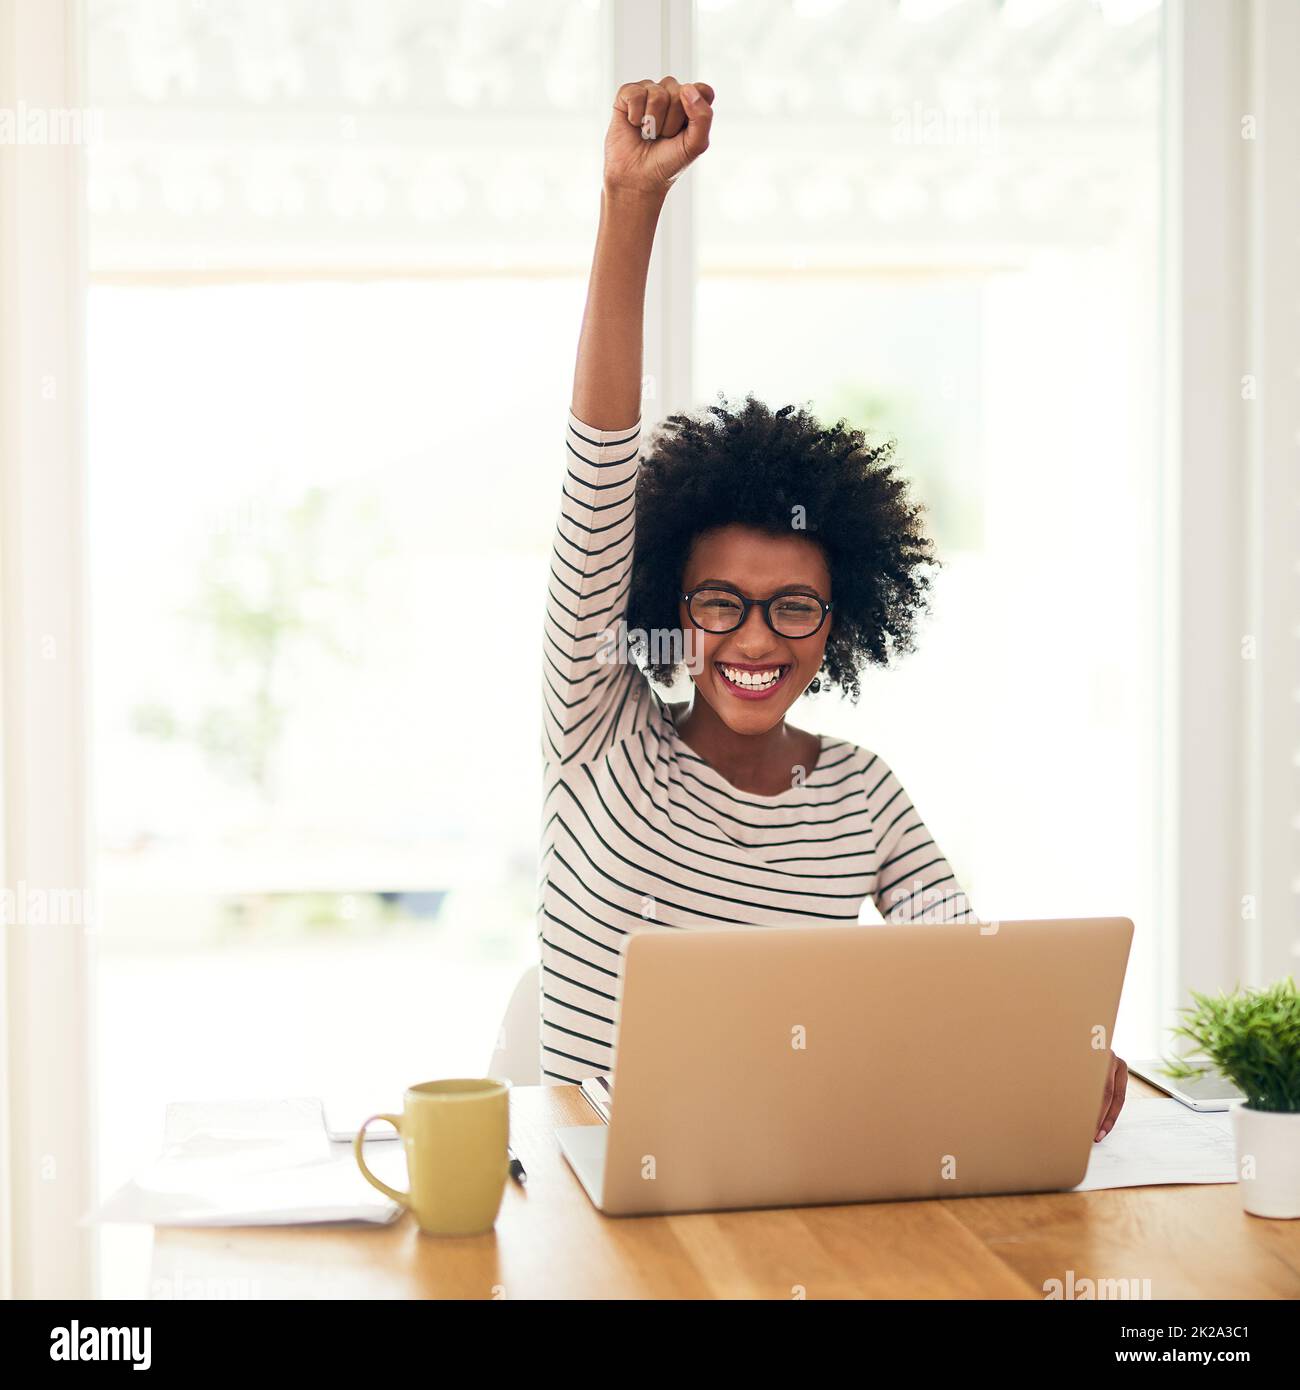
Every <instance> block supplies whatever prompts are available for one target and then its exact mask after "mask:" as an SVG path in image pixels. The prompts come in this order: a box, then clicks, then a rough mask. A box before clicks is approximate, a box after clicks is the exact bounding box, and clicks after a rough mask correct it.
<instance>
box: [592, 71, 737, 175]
mask: <svg viewBox="0 0 1300 1390" xmlns="http://www.w3.org/2000/svg"><path fill="white" fill-rule="evenodd" d="M712 121H713V88H712V87H710V86H709V85H708V84H707V83H705V82H686V83H679V82H678V81H677V79H676V78H675V77H664V78H661V79H660V80H659V81H658V82H651V81H650V80H649V79H648V78H647V79H645V80H644V81H641V82H625V83H624V84H623V86H621V87H620V88H619V89H618V95H617V96H616V97H615V98H614V114H613V116H612V118H611V119H610V123H609V130H608V131H607V132H606V134H605V188H606V189H607V190H609V191H616V192H637V193H659V194H662V193H665V192H667V190H668V189H669V188H670V187H671V186H672V184H673V181H674V180H675V179H676V178H677V176H678V174H680V173H681V172H682V170H683V169H685V168H686V166H687V165H688V164H690V163H691V161H692V160H695V159H698V158H699V156H700V155H702V154H703V153H704V151H705V150H707V149H708V147H709V126H710V124H711V123H712Z"/></svg>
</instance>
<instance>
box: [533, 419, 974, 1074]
mask: <svg viewBox="0 0 1300 1390" xmlns="http://www.w3.org/2000/svg"><path fill="white" fill-rule="evenodd" d="M640 441H641V432H640V427H639V425H638V426H637V427H634V428H632V429H630V430H623V431H610V430H597V429H593V428H591V427H590V426H589V425H586V424H584V423H583V422H582V421H580V420H579V419H577V418H576V416H574V415H573V413H572V412H570V413H569V419H568V430H567V438H566V455H567V463H566V478H565V482H564V488H563V496H562V498H561V505H560V516H559V520H558V522H557V526H556V535H555V544H554V548H553V550H552V554H551V574H550V580H549V586H548V601H547V605H546V615H545V635H544V642H543V687H542V697H543V711H542V726H543V727H542V750H543V757H544V759H545V778H544V798H543V808H542V844H541V885H540V890H541V891H540V901H539V905H538V938H539V946H540V953H541V1020H542V1022H541V1059H542V1060H541V1070H542V1079H543V1081H545V1082H547V1083H552V1084H554V1083H559V1082H573V1081H578V1080H581V1079H582V1078H583V1077H586V1076H595V1075H598V1074H601V1073H606V1074H612V1071H613V1066H614V1052H613V1043H614V1029H615V1020H616V1018H617V1009H618V1001H619V986H620V964H621V960H620V957H621V952H622V948H623V946H624V945H625V944H626V942H627V941H628V939H629V938H630V935H631V934H632V933H633V932H635V931H638V930H644V929H647V928H656V927H657V928H661V929H662V928H669V929H673V928H675V929H682V928H691V927H718V926H725V925H733V926H752V927H762V926H795V925H805V924H806V925H827V924H830V923H835V922H842V923H848V924H853V923H856V922H858V921H859V920H863V921H866V920H867V914H869V913H870V912H871V908H870V907H869V906H868V904H869V903H870V904H874V906H875V909H876V910H877V911H878V913H879V915H880V917H881V918H882V919H883V920H885V921H889V922H909V921H917V920H925V921H973V920H976V914H975V913H974V911H973V910H972V909H971V908H970V906H969V903H968V901H967V899H966V895H965V893H964V892H963V890H962V889H961V887H960V885H959V884H958V883H957V880H956V878H955V876H954V874H953V871H952V869H951V868H950V867H949V864H948V862H947V860H946V859H945V858H944V856H943V854H942V852H941V851H940V849H939V847H938V845H936V844H935V841H934V838H933V836H932V835H931V834H930V833H929V831H928V830H926V828H925V825H924V823H923V822H922V820H921V818H920V816H919V815H918V814H917V813H916V810H915V808H914V807H913V806H912V803H911V801H910V800H909V798H908V796H907V793H906V792H905V791H904V790H903V787H902V786H901V785H900V783H899V781H898V779H897V778H896V777H895V776H894V774H893V772H892V771H891V770H890V768H889V767H888V766H887V765H886V763H885V762H884V760H883V759H882V758H881V757H880V756H879V755H878V754H876V753H871V752H868V751H867V750H866V749H865V748H859V747H857V746H856V745H854V744H851V743H845V742H843V741H841V740H839V739H833V738H826V737H823V738H822V739H821V750H820V754H819V756H818V758H817V761H816V763H815V765H814V766H813V767H812V768H811V770H810V771H809V772H808V774H807V776H806V778H805V780H804V782H803V784H802V785H799V786H794V787H791V788H790V789H789V790H788V791H783V792H781V793H779V794H777V795H775V796H759V795H756V794H754V793H752V792H741V791H738V790H737V789H736V788H735V787H733V786H732V785H731V784H730V783H729V782H727V781H726V779H725V778H723V777H722V776H721V775H720V774H719V773H718V772H716V771H714V769H713V768H712V767H710V766H709V764H708V763H706V762H704V761H703V760H702V759H701V758H699V757H697V756H696V755H695V754H694V753H692V752H691V750H690V749H689V748H688V747H687V746H686V744H685V743H684V742H683V741H682V739H681V737H680V735H679V734H678V733H677V730H676V727H675V723H674V713H673V710H672V708H671V706H669V705H668V704H666V703H665V702H664V701H662V700H661V699H660V698H659V696H658V695H657V694H656V693H655V691H654V690H653V689H652V687H651V685H650V682H649V681H648V679H647V678H646V676H645V675H644V674H643V673H642V671H641V670H640V668H639V667H638V666H636V665H635V664H633V663H631V662H630V661H622V662H618V661H611V660H609V654H610V639H609V631H610V630H611V629H613V628H615V627H616V626H617V624H618V623H619V620H620V619H621V618H622V616H623V614H624V612H625V609H626V604H627V595H628V585H629V581H630V577H631V570H632V549H633V536H634V505H633V502H634V493H635V489H636V478H637V464H638V458H639V450H640ZM602 649H603V654H602Z"/></svg>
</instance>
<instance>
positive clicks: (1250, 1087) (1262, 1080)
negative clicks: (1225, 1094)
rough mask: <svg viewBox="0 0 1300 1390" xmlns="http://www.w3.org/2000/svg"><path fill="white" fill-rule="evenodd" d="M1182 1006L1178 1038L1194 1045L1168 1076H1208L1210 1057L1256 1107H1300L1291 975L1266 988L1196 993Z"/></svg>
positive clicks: (1297, 1020) (1299, 1042)
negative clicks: (1200, 1062)
mask: <svg viewBox="0 0 1300 1390" xmlns="http://www.w3.org/2000/svg"><path fill="white" fill-rule="evenodd" d="M1192 999H1193V1001H1194V1003H1193V1005H1192V1006H1191V1007H1190V1008H1186V1009H1180V1010H1179V1012H1180V1013H1181V1014H1182V1015H1183V1017H1184V1022H1183V1024H1182V1025H1181V1026H1180V1027H1178V1028H1175V1029H1174V1030H1173V1035H1174V1037H1176V1038H1184V1039H1186V1040H1187V1041H1188V1042H1190V1043H1192V1045H1193V1048H1192V1051H1191V1052H1190V1053H1189V1054H1188V1055H1187V1056H1186V1057H1182V1058H1179V1059H1177V1060H1175V1061H1172V1062H1169V1061H1168V1059H1167V1058H1166V1062H1167V1063H1168V1065H1166V1066H1165V1067H1164V1068H1163V1071H1164V1074H1165V1075H1166V1076H1170V1077H1176V1078H1178V1079H1179V1080H1187V1079H1191V1078H1197V1077H1202V1076H1204V1075H1205V1074H1206V1073H1207V1072H1208V1071H1209V1070H1210V1067H1209V1066H1208V1065H1198V1064H1196V1063H1194V1062H1192V1061H1191V1060H1190V1058H1192V1057H1195V1056H1196V1055H1198V1054H1199V1055H1200V1056H1202V1057H1205V1058H1208V1060H1209V1062H1211V1063H1213V1065H1214V1066H1215V1067H1217V1068H1218V1070H1219V1071H1220V1072H1222V1073H1223V1075H1224V1076H1226V1077H1227V1078H1228V1080H1229V1081H1231V1082H1232V1083H1233V1084H1234V1085H1235V1086H1236V1087H1237V1089H1238V1090H1240V1091H1241V1092H1242V1093H1243V1094H1244V1095H1245V1097H1246V1103H1247V1104H1248V1105H1249V1106H1250V1108H1251V1109H1252V1110H1273V1111H1281V1112H1284V1113H1295V1112H1296V1111H1300V993H1297V992H1296V983H1295V980H1294V979H1292V978H1291V977H1289V976H1288V977H1287V978H1286V979H1284V980H1279V981H1278V982H1277V983H1276V984H1275V985H1271V986H1269V988H1267V989H1259V990H1254V989H1248V990H1242V989H1240V988H1238V989H1236V990H1234V991H1233V992H1232V993H1231V994H1219V995H1215V996H1210V995H1205V994H1197V993H1195V992H1194V991H1193V993H1192Z"/></svg>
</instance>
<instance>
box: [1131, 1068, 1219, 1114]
mask: <svg viewBox="0 0 1300 1390" xmlns="http://www.w3.org/2000/svg"><path fill="white" fill-rule="evenodd" d="M1163 1066H1164V1063H1163V1062H1162V1061H1160V1060H1159V1059H1156V1060H1153V1061H1142V1062H1130V1063H1129V1064H1128V1069H1129V1071H1131V1072H1132V1073H1133V1075H1134V1076H1140V1077H1141V1078H1142V1080H1143V1081H1146V1082H1149V1083H1150V1084H1151V1085H1152V1086H1154V1087H1155V1088H1156V1089H1157V1090H1160V1091H1163V1092H1164V1093H1165V1094H1166V1095H1169V1096H1173V1098H1174V1099H1175V1100H1180V1101H1182V1103H1183V1104H1184V1105H1186V1106H1187V1107H1188V1108H1189V1109H1192V1110H1202V1111H1209V1110H1227V1109H1228V1108H1229V1107H1230V1105H1231V1104H1232V1102H1233V1101H1234V1100H1245V1096H1244V1095H1242V1093H1241V1092H1240V1091H1239V1090H1238V1089H1237V1088H1236V1087H1235V1086H1234V1085H1233V1084H1232V1082H1231V1081H1229V1080H1228V1078H1227V1077H1226V1076H1224V1075H1223V1074H1222V1073H1221V1072H1217V1071H1214V1070H1213V1069H1211V1070H1210V1071H1208V1072H1206V1074H1205V1075H1204V1076H1200V1077H1196V1078H1192V1079H1187V1080H1175V1079H1174V1078H1173V1077H1172V1076H1166V1075H1165V1074H1164V1072H1163V1071H1162V1070H1161V1068H1162V1067H1163Z"/></svg>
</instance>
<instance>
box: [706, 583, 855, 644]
mask: <svg viewBox="0 0 1300 1390" xmlns="http://www.w3.org/2000/svg"><path fill="white" fill-rule="evenodd" d="M681 599H682V602H683V603H684V604H685V605H686V611H687V613H689V614H690V619H691V622H693V623H694V624H695V626H696V627H698V628H702V629H703V630H704V631H705V632H713V633H722V632H735V630H736V629H737V628H738V627H743V626H744V624H745V621H746V619H747V618H748V617H749V610H750V609H751V608H761V609H762V610H763V619H764V621H765V622H766V623H767V625H768V627H770V628H771V629H772V631H773V632H775V633H776V634H777V635H778V636H780V637H811V636H812V635H813V633H815V632H816V631H817V630H818V629H819V628H820V627H821V625H822V624H823V623H824V622H825V621H826V615H827V614H828V613H829V612H830V611H831V605H830V604H829V603H828V602H827V601H826V600H825V599H821V598H818V597H817V596H816V595H815V594H773V595H772V597H771V598H746V597H745V596H744V594H741V593H738V592H737V591H736V590H735V589H726V588H722V587H720V586H719V585H716V584H711V585H709V586H708V587H707V588H703V589H692V590H691V591H690V593H689V594H683V595H682V596H681Z"/></svg>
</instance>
